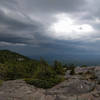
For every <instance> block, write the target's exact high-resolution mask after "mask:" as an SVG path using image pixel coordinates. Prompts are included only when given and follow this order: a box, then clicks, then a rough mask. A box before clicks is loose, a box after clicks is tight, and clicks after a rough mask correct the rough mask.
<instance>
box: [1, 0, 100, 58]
mask: <svg viewBox="0 0 100 100" xmlns="http://www.w3.org/2000/svg"><path fill="white" fill-rule="evenodd" d="M99 9H100V1H98V0H95V1H94V0H0V48H2V49H3V48H4V49H5V48H6V49H11V50H15V51H18V52H22V51H23V50H25V51H24V54H26V55H32V54H33V55H38V56H39V55H40V56H41V55H46V56H47V55H56V56H57V55H59V56H61V55H63V56H64V55H66V56H67V55H75V54H77V55H80V54H90V53H91V54H93V53H95V54H99V50H100V47H99V43H100V29H99V27H100V10H99ZM29 51H30V52H29ZM22 53H23V52H22Z"/></svg>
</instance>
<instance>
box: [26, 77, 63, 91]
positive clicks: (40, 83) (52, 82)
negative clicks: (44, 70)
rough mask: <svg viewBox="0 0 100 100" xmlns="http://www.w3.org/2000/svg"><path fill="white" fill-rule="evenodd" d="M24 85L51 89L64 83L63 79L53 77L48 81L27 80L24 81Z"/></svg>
mask: <svg viewBox="0 0 100 100" xmlns="http://www.w3.org/2000/svg"><path fill="white" fill-rule="evenodd" d="M25 81H26V83H28V84H30V85H34V86H36V87H38V88H44V89H48V88H52V87H53V86H55V85H56V84H58V83H60V82H62V81H64V78H63V77H55V78H50V79H34V78H27V79H25Z"/></svg>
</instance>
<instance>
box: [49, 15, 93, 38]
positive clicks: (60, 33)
mask: <svg viewBox="0 0 100 100" xmlns="http://www.w3.org/2000/svg"><path fill="white" fill-rule="evenodd" d="M56 18H57V21H56V22H54V23H52V25H51V27H50V30H51V31H52V34H51V35H54V38H59V39H65V40H68V39H80V38H83V37H86V36H88V35H91V34H92V33H93V32H94V29H93V27H92V26H91V25H90V24H78V21H77V20H74V19H73V18H71V17H70V16H68V15H66V14H59V15H56ZM61 37H62V38H61Z"/></svg>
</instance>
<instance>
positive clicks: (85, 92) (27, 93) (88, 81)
mask: <svg viewBox="0 0 100 100" xmlns="http://www.w3.org/2000/svg"><path fill="white" fill-rule="evenodd" d="M75 72H76V74H75V75H68V73H67V72H66V76H65V78H66V80H65V81H64V82H62V83H61V84H58V85H57V86H55V87H53V88H51V89H47V90H44V89H40V88H36V87H34V86H31V85H28V84H26V83H25V81H24V80H12V81H6V82H3V84H2V86H0V100H100V78H99V77H100V67H89V68H88V67H86V68H76V69H75ZM94 76H95V77H94Z"/></svg>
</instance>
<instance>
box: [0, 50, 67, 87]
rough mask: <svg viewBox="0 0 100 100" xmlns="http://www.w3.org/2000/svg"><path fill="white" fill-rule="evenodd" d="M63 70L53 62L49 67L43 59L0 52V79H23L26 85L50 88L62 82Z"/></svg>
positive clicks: (6, 51)
mask: <svg viewBox="0 0 100 100" xmlns="http://www.w3.org/2000/svg"><path fill="white" fill-rule="evenodd" d="M64 73H65V70H64V68H63V66H62V64H61V63H60V62H58V61H55V63H54V66H50V65H49V64H48V63H47V62H46V61H45V60H44V59H42V58H41V59H40V61H37V60H33V59H30V58H28V57H25V56H23V55H20V54H18V53H15V52H12V51H9V50H0V79H1V80H4V81H6V80H15V79H24V80H25V81H26V82H27V83H29V84H32V85H35V86H37V87H41V88H50V87H52V86H54V85H56V84H58V83H59V82H61V81H63V80H64V78H63V75H64Z"/></svg>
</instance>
